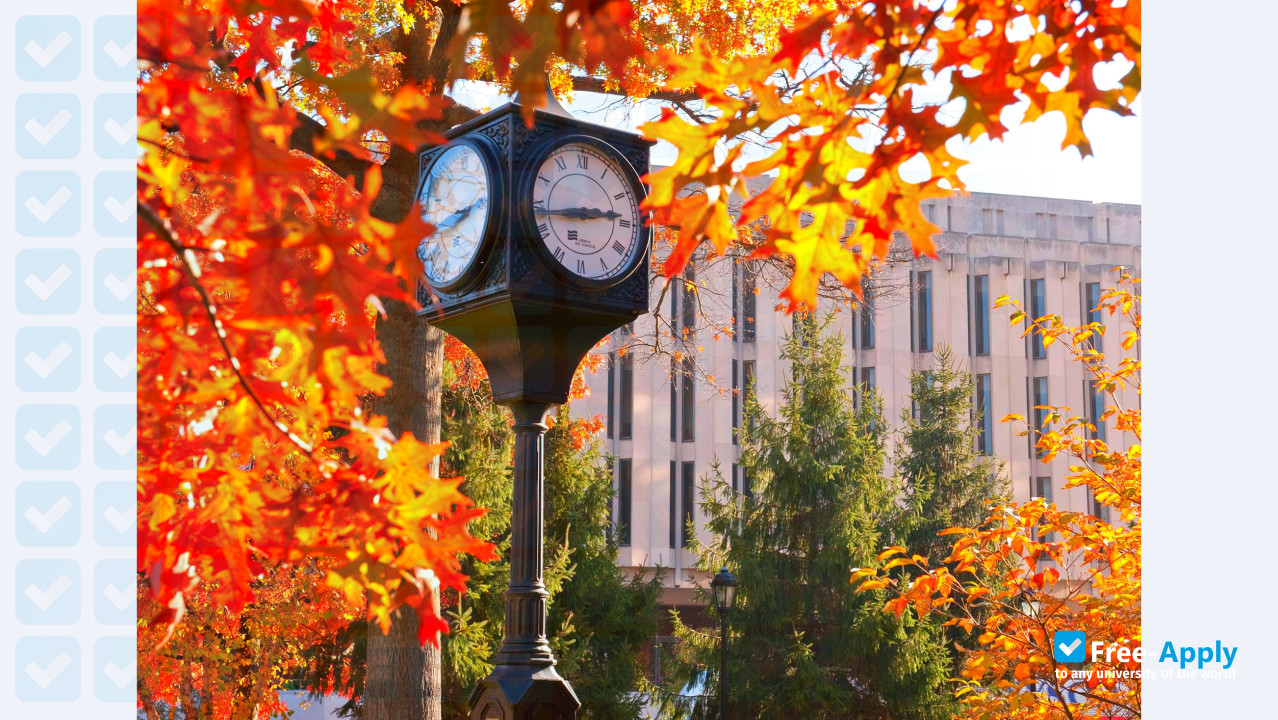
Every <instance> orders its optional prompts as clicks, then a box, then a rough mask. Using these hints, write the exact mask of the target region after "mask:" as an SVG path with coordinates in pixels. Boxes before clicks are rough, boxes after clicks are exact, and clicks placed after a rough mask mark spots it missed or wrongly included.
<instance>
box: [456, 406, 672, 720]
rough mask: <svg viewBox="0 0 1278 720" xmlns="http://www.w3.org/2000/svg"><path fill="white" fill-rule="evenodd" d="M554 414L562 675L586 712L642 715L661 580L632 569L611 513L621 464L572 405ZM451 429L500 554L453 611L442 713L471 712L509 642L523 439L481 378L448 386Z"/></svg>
mask: <svg viewBox="0 0 1278 720" xmlns="http://www.w3.org/2000/svg"><path fill="white" fill-rule="evenodd" d="M553 419H554V425H553V426H552V427H551V429H550V431H549V432H548V433H547V434H546V491H545V503H546V507H545V513H546V525H545V533H546V550H547V557H546V568H545V582H546V589H547V591H548V592H549V593H550V604H549V613H548V617H547V630H548V634H549V636H550V638H551V645H552V648H553V649H554V652H555V657H556V659H557V660H558V663H559V664H558V670H559V673H560V674H561V675H563V676H564V677H566V678H568V680H569V681H570V682H571V683H572V686H573V690H574V691H575V692H576V693H577V697H578V699H580V700H581V702H582V708H581V711H580V712H579V714H578V717H579V718H582V720H633V719H634V718H637V717H638V715H639V710H640V703H639V701H638V699H637V696H636V695H635V694H634V691H635V690H636V689H637V688H638V687H639V686H640V684H641V683H642V681H643V666H642V664H641V662H640V653H641V651H642V650H643V648H644V647H645V645H646V644H647V643H648V642H649V641H650V640H651V638H652V636H653V635H655V634H656V631H657V617H658V616H657V613H658V610H657V605H656V600H657V596H658V594H659V593H660V582H659V581H658V580H649V581H647V582H644V581H643V580H641V579H638V578H636V579H632V580H627V579H626V578H625V577H624V575H623V574H622V571H621V569H620V568H619V567H618V566H617V543H616V539H615V537H614V536H613V532H612V527H611V523H610V521H609V513H608V509H609V507H610V506H611V503H612V497H613V484H612V472H611V462H610V460H611V459H610V458H606V457H605V456H604V455H603V453H602V451H601V449H600V447H599V443H598V441H597V440H595V439H594V438H593V437H590V435H589V434H588V433H583V432H582V431H581V427H580V423H582V422H583V421H581V420H574V419H573V418H572V417H571V415H570V413H569V411H568V409H567V408H566V407H563V408H560V409H559V411H558V412H557V414H556V415H555V416H554V418H553ZM444 428H445V430H444V432H445V436H446V437H449V438H455V440H454V442H453V445H452V447H450V449H449V451H448V453H447V454H446V455H445V465H446V467H445V472H446V474H449V475H461V476H463V477H465V478H466V481H465V484H464V490H465V492H466V493H468V494H469V496H470V497H472V498H474V499H475V501H476V502H477V503H479V504H481V505H483V506H485V507H487V508H489V513H488V515H486V516H485V517H483V518H481V519H480V520H479V521H477V523H478V524H477V526H476V527H475V528H474V529H473V532H474V533H475V535H476V536H479V537H486V538H490V539H493V540H494V542H497V543H498V545H499V547H500V553H501V557H502V559H501V560H500V561H498V562H492V563H486V564H484V563H472V564H471V565H470V567H469V568H468V572H469V574H470V577H471V580H470V582H469V591H468V592H467V593H466V594H465V595H464V596H462V597H461V598H453V599H452V600H453V602H452V603H451V605H452V606H451V607H446V608H445V610H446V614H447V616H448V620H449V624H450V625H451V628H452V632H451V633H450V634H449V635H448V636H446V637H445V639H444V685H445V706H444V717H445V718H464V717H467V708H466V701H467V698H468V697H469V693H470V689H471V688H472V687H473V686H474V684H475V683H476V682H477V681H478V680H480V679H482V678H483V677H485V676H486V675H487V674H488V672H489V671H490V670H491V669H492V657H493V655H495V654H496V652H497V650H498V649H499V647H500V646H501V635H502V622H503V616H504V593H505V591H506V587H507V584H508V581H509V579H510V566H509V563H508V560H507V558H508V551H509V539H508V538H509V536H508V533H509V528H510V508H511V476H510V472H511V467H510V461H511V448H512V441H513V435H512V434H511V432H510V424H509V420H508V416H507V413H506V412H505V411H504V410H502V409H501V408H499V407H497V406H496V405H494V404H493V403H492V399H491V395H490V394H489V390H488V387H487V385H486V384H483V383H481V384H479V385H478V386H477V387H474V386H471V385H469V384H467V383H465V382H454V383H449V384H448V385H447V387H446V389H445V392H444ZM445 599H446V600H448V599H449V598H445Z"/></svg>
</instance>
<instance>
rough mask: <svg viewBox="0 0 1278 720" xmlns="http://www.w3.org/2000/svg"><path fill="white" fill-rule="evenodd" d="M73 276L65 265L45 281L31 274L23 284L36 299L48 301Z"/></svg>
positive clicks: (59, 267)
mask: <svg viewBox="0 0 1278 720" xmlns="http://www.w3.org/2000/svg"><path fill="white" fill-rule="evenodd" d="M71 274H72V271H71V268H69V267H67V266H66V265H65V264H63V265H59V266H58V269H57V270H54V271H53V274H52V275H50V276H49V277H47V278H45V279H43V280H41V279H40V278H38V277H36V274H35V273H31V274H29V275H27V277H26V279H25V280H23V281H22V283H23V284H24V285H26V286H27V288H28V289H29V290H31V292H32V293H34V294H35V296H36V297H38V298H40V300H42V301H43V300H48V299H49V297H50V296H51V295H53V293H54V292H56V291H57V289H58V288H60V287H62V283H64V282H66V280H67V278H69V277H71ZM122 299H123V298H122Z"/></svg>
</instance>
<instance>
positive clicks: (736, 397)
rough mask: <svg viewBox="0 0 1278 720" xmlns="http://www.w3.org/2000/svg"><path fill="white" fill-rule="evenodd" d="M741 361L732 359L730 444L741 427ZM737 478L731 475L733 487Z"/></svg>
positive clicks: (734, 441) (735, 439)
mask: <svg viewBox="0 0 1278 720" xmlns="http://www.w3.org/2000/svg"><path fill="white" fill-rule="evenodd" d="M740 370H741V363H739V362H738V361H737V359H736V358H733V359H732V444H733V445H736V444H737V431H738V430H740V429H741V376H740ZM736 482H737V478H736V476H735V475H733V477H732V483H733V487H734V488H735V487H736Z"/></svg>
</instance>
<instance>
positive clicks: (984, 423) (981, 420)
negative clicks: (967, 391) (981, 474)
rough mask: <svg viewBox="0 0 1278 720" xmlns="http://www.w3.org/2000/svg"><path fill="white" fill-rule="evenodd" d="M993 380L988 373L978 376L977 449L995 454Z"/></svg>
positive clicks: (981, 452)
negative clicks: (992, 400) (991, 395)
mask: <svg viewBox="0 0 1278 720" xmlns="http://www.w3.org/2000/svg"><path fill="white" fill-rule="evenodd" d="M990 386H991V382H990V376H989V374H988V373H984V374H981V375H977V376H976V414H977V420H976V422H977V425H976V451H977V452H978V453H980V454H982V455H993V454H994V425H993V422H994V421H993V419H992V416H991V413H992V412H993V408H992V406H993V403H992V402H991V401H990V400H991V399H990V392H991V387H990Z"/></svg>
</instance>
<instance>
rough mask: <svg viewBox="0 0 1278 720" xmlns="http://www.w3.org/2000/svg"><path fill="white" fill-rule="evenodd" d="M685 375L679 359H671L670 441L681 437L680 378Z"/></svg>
mask: <svg viewBox="0 0 1278 720" xmlns="http://www.w3.org/2000/svg"><path fill="white" fill-rule="evenodd" d="M682 375H683V373H682V372H681V369H680V367H679V363H678V361H676V360H674V359H673V358H671V360H670V442H674V441H675V440H677V439H678V438H679V435H678V433H679V378H680V377H681V376H682Z"/></svg>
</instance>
